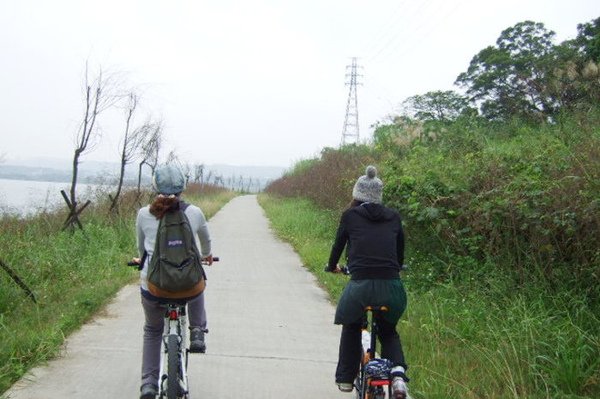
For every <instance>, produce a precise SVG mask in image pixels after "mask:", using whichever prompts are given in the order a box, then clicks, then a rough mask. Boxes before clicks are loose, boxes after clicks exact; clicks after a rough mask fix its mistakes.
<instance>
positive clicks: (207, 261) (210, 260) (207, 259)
mask: <svg viewBox="0 0 600 399" xmlns="http://www.w3.org/2000/svg"><path fill="white" fill-rule="evenodd" d="M214 260H215V259H214V258H213V256H212V254H210V255H208V256H205V257H203V258H202V263H205V264H207V265H209V266H210V265H212V264H213V261H214ZM216 260H219V258H217V259H216Z"/></svg>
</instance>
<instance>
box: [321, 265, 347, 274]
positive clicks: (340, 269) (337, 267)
mask: <svg viewBox="0 0 600 399" xmlns="http://www.w3.org/2000/svg"><path fill="white" fill-rule="evenodd" d="M325 271H326V272H329V273H342V274H346V275H348V274H350V272H349V271H348V268H347V267H346V266H340V265H335V269H330V268H329V265H326V266H325Z"/></svg>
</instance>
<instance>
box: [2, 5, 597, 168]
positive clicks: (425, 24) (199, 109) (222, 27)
mask: <svg viewBox="0 0 600 399" xmlns="http://www.w3.org/2000/svg"><path fill="white" fill-rule="evenodd" d="M598 16H600V2H598V1H595V0H594V1H592V0H572V1H570V2H566V1H558V0H546V1H542V0H532V1H517V0H506V1H502V2H500V1H475V0H455V1H448V0H446V1H443V0H423V1H408V0H396V1H392V0H380V1H374V2H365V1H359V0H345V1H342V0H330V1H323V0H319V1H317V0H305V1H287V2H282V1H276V0H252V1H250V0H248V1H241V0H224V1H219V2H207V1H198V0H196V1H191V0H181V1H169V2H167V1H164V0H163V1H160V0H145V1H142V0H131V1H127V2H123V1H119V0H105V1H103V2H81V1H78V0H55V1H53V2H46V1H42V0H30V1H23V2H9V1H8V0H0V46H1V48H2V54H3V60H2V62H1V63H0V93H1V94H0V107H1V109H2V110H3V112H2V113H1V114H0V135H1V137H2V140H1V141H0V143H1V144H0V154H1V155H3V157H4V161H5V162H8V161H10V160H26V159H31V158H35V157H44V156H46V157H55V158H66V159H69V158H71V157H72V154H73V150H74V146H75V144H74V137H75V133H76V130H77V125H78V123H79V121H80V119H81V118H82V116H83V114H82V106H83V100H82V92H81V87H82V84H83V75H84V70H85V64H86V62H88V64H89V65H90V68H91V70H97V69H98V68H99V67H101V68H102V69H103V70H105V71H116V72H119V73H120V74H121V76H122V77H123V79H124V82H126V84H125V85H126V86H133V87H136V88H137V89H138V90H139V92H140V93H141V94H142V104H141V105H142V108H141V109H140V112H139V113H138V114H137V115H136V121H137V122H138V123H139V122H141V121H143V120H145V119H146V118H147V116H148V115H152V116H153V117H154V118H158V117H161V118H162V119H163V120H164V124H165V138H166V143H165V145H164V150H163V156H166V154H167V153H168V152H169V151H170V150H174V151H175V152H176V153H177V154H178V155H179V157H180V158H181V160H182V161H184V162H190V163H204V164H234V165H256V166H280V167H286V168H288V167H291V166H293V164H294V163H295V162H297V161H299V160H301V159H307V158H312V157H314V156H316V155H318V154H319V152H320V150H321V149H323V148H324V147H337V146H338V145H339V144H340V142H341V135H342V125H343V122H344V116H345V111H346V101H347V98H348V87H347V86H346V85H345V82H346V78H345V73H346V66H347V65H349V64H350V62H351V57H358V58H359V60H358V63H359V65H361V66H362V69H361V71H360V73H361V74H362V75H363V76H362V77H361V78H360V80H359V81H360V82H361V83H362V84H361V85H360V86H359V87H358V110H359V122H360V133H361V139H363V140H364V139H368V138H370V136H371V134H372V128H371V125H373V124H374V123H376V122H378V121H383V120H385V119H386V117H387V116H388V115H390V114H394V113H397V112H398V106H399V104H400V103H401V102H402V101H403V100H404V99H406V98H407V97H409V96H412V95H416V94H424V93H426V92H428V91H434V90H452V89H456V87H454V85H453V83H454V80H455V79H456V77H457V76H458V75H459V74H460V73H461V72H464V71H466V69H467V68H468V65H469V62H470V61H471V58H472V57H473V56H474V55H476V54H477V53H478V52H479V51H480V50H482V49H483V48H485V47H487V46H489V45H494V44H495V41H496V39H497V38H498V37H499V35H500V33H501V32H502V31H503V30H504V29H506V28H508V27H510V26H513V25H514V24H516V23H518V22H522V21H525V20H533V21H536V22H542V23H544V25H545V26H546V28H547V29H549V30H553V31H554V32H556V43H559V42H562V41H564V40H566V39H571V38H574V37H575V36H576V33H577V24H580V23H585V22H589V21H591V20H592V19H594V18H597V17H598ZM124 120H125V119H124V115H123V111H122V110H116V109H115V110H112V111H111V112H110V113H107V114H105V115H102V116H101V119H100V123H101V126H102V133H103V135H102V140H101V141H100V142H99V143H98V145H97V146H96V147H95V148H94V149H93V150H90V151H88V152H86V153H85V154H84V155H83V158H82V159H83V160H96V161H113V160H114V161H117V162H118V152H119V150H118V146H119V140H120V136H121V132H122V130H123V128H124Z"/></svg>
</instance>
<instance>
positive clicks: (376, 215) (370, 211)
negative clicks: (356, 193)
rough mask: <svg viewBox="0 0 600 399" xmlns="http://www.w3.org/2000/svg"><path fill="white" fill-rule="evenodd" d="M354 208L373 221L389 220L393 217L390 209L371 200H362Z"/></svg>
mask: <svg viewBox="0 0 600 399" xmlns="http://www.w3.org/2000/svg"><path fill="white" fill-rule="evenodd" d="M355 209H356V212H357V213H358V214H359V215H361V216H363V217H365V218H367V219H369V220H372V221H374V222H376V221H383V220H389V219H392V218H393V217H394V213H393V212H392V211H391V210H390V209H388V208H386V207H385V206H383V205H381V204H376V203H373V202H364V203H363V204H361V205H359V206H357V207H356V208H355Z"/></svg>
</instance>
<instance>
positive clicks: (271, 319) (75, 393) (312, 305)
mask: <svg viewBox="0 0 600 399" xmlns="http://www.w3.org/2000/svg"><path fill="white" fill-rule="evenodd" d="M209 226H210V230H211V234H212V240H213V253H214V254H215V255H217V256H219V257H220V258H221V261H220V262H218V263H215V264H214V265H213V266H212V267H210V268H208V270H207V273H208V287H207V290H206V307H207V312H208V320H209V330H210V333H209V334H208V335H207V346H208V350H207V353H206V354H204V355H201V354H194V355H191V357H190V366H189V375H190V391H191V398H192V399H201V398H220V399H226V398H236V399H239V398H242V399H246V398H248V399H249V398H259V397H260V398H303V399H304V398H307V397H313V398H344V397H348V395H347V394H342V393H340V392H339V391H338V390H337V388H336V387H335V384H334V383H333V374H334V371H335V363H336V360H337V347H338V340H339V333H340V330H339V327H338V326H334V325H333V324H332V321H333V314H334V307H333V305H331V303H330V302H329V301H328V299H327V296H326V294H325V292H324V291H323V290H321V289H320V288H319V287H318V285H317V283H316V280H315V278H314V277H313V276H312V275H311V274H310V273H309V272H308V271H306V269H304V268H303V267H302V264H301V261H300V259H299V257H298V256H297V254H296V253H295V252H294V251H293V250H292V248H291V247H290V246H289V245H287V244H285V243H283V242H281V241H279V240H278V239H277V238H275V237H274V236H273V233H272V232H271V231H270V229H269V223H268V220H267V219H266V218H265V216H264V214H263V211H262V209H261V208H260V207H259V205H258V203H257V202H256V197H255V196H242V197H237V198H235V199H233V200H232V201H231V202H230V203H229V204H227V205H226V206H225V207H224V208H223V209H222V210H221V211H220V212H219V213H217V214H216V215H215V216H214V217H213V218H212V219H211V221H210V223H209ZM142 325H143V314H142V309H141V305H140V300H139V288H138V287H137V286H135V285H132V286H127V287H125V288H124V289H123V290H121V291H120V292H119V294H118V295H117V297H116V298H115V300H114V301H113V302H112V303H111V304H110V305H109V306H108V307H107V308H106V309H105V310H104V311H103V312H101V313H100V314H99V315H98V317H96V318H95V320H94V321H93V322H91V323H89V324H87V325H85V326H84V327H82V328H81V330H80V331H78V332H76V333H75V334H73V335H72V336H71V337H69V339H68V340H67V342H66V345H65V348H64V354H63V355H62V356H61V357H60V358H58V359H56V360H54V361H52V362H50V363H49V364H48V365H46V366H43V367H39V368H36V369H34V370H32V372H31V373H30V374H28V375H27V376H26V377H25V378H23V379H22V380H21V381H19V382H17V383H16V384H15V385H14V386H13V387H12V388H11V389H10V390H9V391H8V392H6V394H5V397H6V398H10V399H59V398H61V399H63V398H86V399H95V398H98V399H100V398H102V399H105V398H137V397H139V380H140V362H141V341H142Z"/></svg>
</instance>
